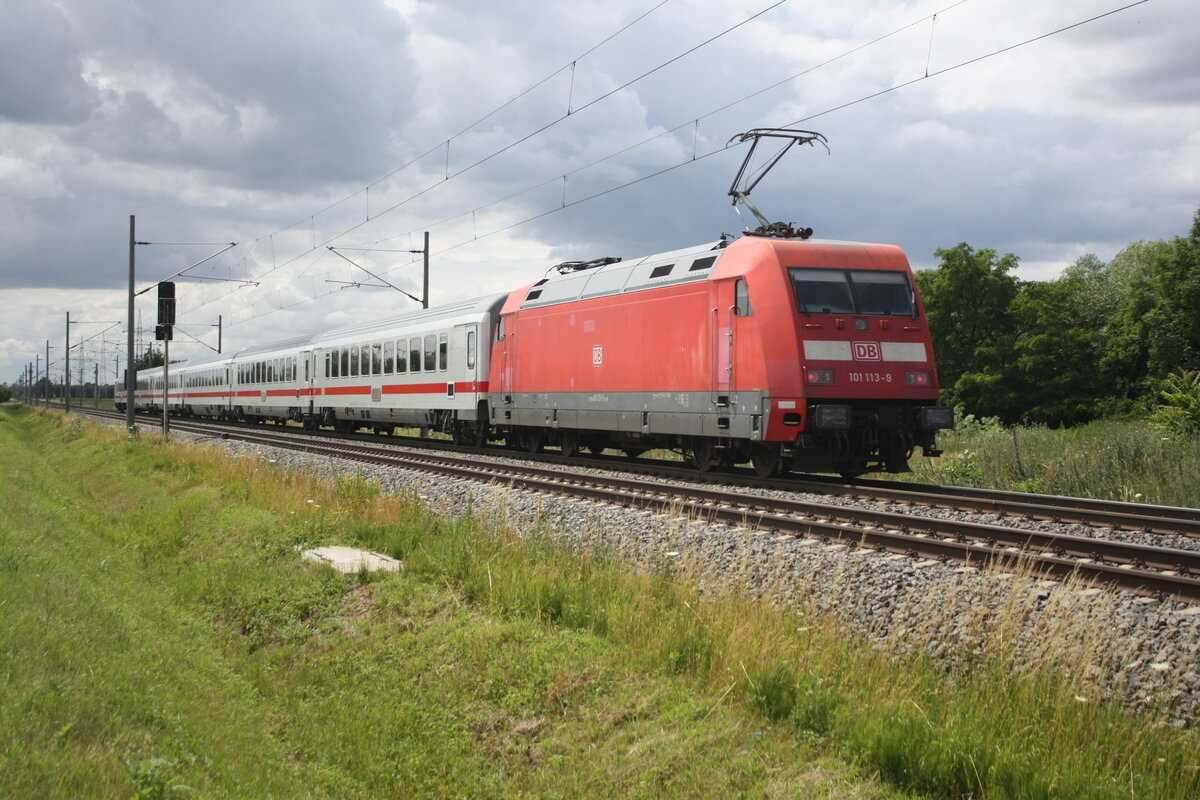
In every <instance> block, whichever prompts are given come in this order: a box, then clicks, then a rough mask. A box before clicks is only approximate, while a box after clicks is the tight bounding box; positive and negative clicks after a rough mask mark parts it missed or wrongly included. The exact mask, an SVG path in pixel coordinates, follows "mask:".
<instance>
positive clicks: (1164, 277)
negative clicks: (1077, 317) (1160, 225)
mask: <svg viewBox="0 0 1200 800" xmlns="http://www.w3.org/2000/svg"><path fill="white" fill-rule="evenodd" d="M1108 272H1109V273H1110V274H1109V275H1108V276H1107V280H1108V281H1109V282H1110V283H1117V284H1119V285H1121V287H1122V288H1123V289H1124V291H1123V292H1122V293H1121V295H1120V297H1119V298H1118V301H1117V304H1116V307H1115V308H1114V309H1113V312H1112V315H1111V319H1110V320H1109V321H1108V323H1107V324H1106V325H1105V327H1104V330H1105V333H1106V342H1105V352H1104V355H1103V358H1102V360H1101V371H1102V373H1103V376H1104V378H1105V380H1106V381H1107V382H1108V384H1109V385H1110V386H1111V395H1112V396H1113V398H1114V399H1115V400H1116V401H1118V402H1124V403H1125V404H1126V405H1128V404H1130V403H1132V402H1134V401H1142V402H1146V401H1149V400H1152V399H1153V397H1154V396H1155V395H1156V393H1157V391H1158V388H1159V386H1160V385H1161V382H1162V381H1163V379H1164V378H1166V377H1167V375H1169V374H1171V373H1172V372H1174V371H1177V370H1189V369H1191V370H1194V369H1197V368H1200V211H1198V212H1197V213H1196V215H1195V217H1194V218H1193V223H1192V229H1191V232H1190V235H1189V236H1187V237H1175V238H1174V239H1173V240H1171V241H1170V242H1137V243H1135V244H1132V245H1130V246H1129V247H1127V248H1125V250H1123V251H1121V253H1119V254H1118V255H1117V257H1116V258H1114V259H1113V262H1112V264H1111V265H1109V270H1108Z"/></svg>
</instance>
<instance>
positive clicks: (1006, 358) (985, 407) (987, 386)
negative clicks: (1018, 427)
mask: <svg viewBox="0 0 1200 800" xmlns="http://www.w3.org/2000/svg"><path fill="white" fill-rule="evenodd" d="M934 255H936V256H937V257H938V258H940V259H941V264H940V265H939V266H938V267H937V269H934V270H924V271H921V272H918V273H917V275H916V278H917V285H918V287H919V288H920V291H921V297H922V300H923V301H924V303H925V311H926V315H927V317H928V320H929V331H930V335H931V337H932V338H933V346H934V352H935V354H936V356H937V364H938V377H939V380H940V382H941V386H942V400H943V402H945V403H948V404H951V405H959V404H962V405H965V406H966V407H967V408H968V409H970V410H971V411H972V413H975V414H979V415H986V416H992V415H999V416H1003V417H1006V418H1007V417H1009V416H1010V415H1011V410H1012V408H1013V407H1014V404H1015V401H1016V398H1015V397H1014V396H1013V394H1014V391H1013V388H1014V387H1011V386H1006V385H1005V384H1004V381H1003V376H1004V373H1005V372H1006V370H1007V369H1008V367H1009V366H1010V364H1011V363H1012V361H1013V357H1014V354H1013V343H1014V340H1015V337H1016V333H1017V325H1016V320H1015V319H1014V318H1013V315H1012V309H1011V307H1012V303H1013V300H1014V299H1015V298H1016V296H1017V293H1018V290H1019V286H1020V284H1019V282H1018V280H1017V279H1016V277H1014V276H1013V275H1012V274H1011V272H1012V271H1013V270H1014V269H1016V267H1017V264H1018V259H1017V257H1016V256H1014V255H1013V254H1012V253H1007V254H1005V255H1004V256H1003V257H999V258H998V257H997V256H996V251H995V250H975V249H974V248H972V247H971V246H970V245H968V244H967V243H966V242H961V243H959V244H958V245H955V246H954V247H951V248H949V249H944V250H936V251H934Z"/></svg>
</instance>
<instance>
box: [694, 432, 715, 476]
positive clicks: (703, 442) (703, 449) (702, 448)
mask: <svg viewBox="0 0 1200 800" xmlns="http://www.w3.org/2000/svg"><path fill="white" fill-rule="evenodd" d="M688 455H689V457H690V459H691V462H692V464H693V466H695V467H696V469H697V470H699V471H700V472H710V471H711V470H712V468H713V467H715V466H716V465H717V458H716V455H715V454H714V453H713V444H712V442H711V441H709V440H708V439H705V438H703V437H697V438H695V439H693V440H692V447H691V449H690V451H689V453H688Z"/></svg>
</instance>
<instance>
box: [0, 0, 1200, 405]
mask: <svg viewBox="0 0 1200 800" xmlns="http://www.w3.org/2000/svg"><path fill="white" fill-rule="evenodd" d="M1123 5H1125V3H1124V2H1122V0H1074V1H1073V2H1071V3H1047V2H1043V0H962V2H955V0H913V1H912V2H894V1H891V2H889V1H885V0H843V1H842V2H839V3H813V2H806V1H805V0H783V2H779V0H719V1H718V0H602V1H601V0H572V2H562V1H561V0H557V1H555V0H520V1H518V0H292V1H291V2H282V1H281V0H274V1H270V0H208V1H207V2H202V3H201V2H191V1H190V0H0V299H2V301H3V321H2V322H0V381H4V382H9V381H12V380H14V379H15V378H16V377H17V376H18V374H19V372H20V371H21V370H22V369H23V367H24V364H25V363H26V362H28V361H33V360H34V356H35V354H38V353H42V354H44V352H45V345H46V341H47V340H49V341H50V345H51V350H50V357H51V360H52V361H53V362H57V363H61V358H62V348H63V343H64V342H63V340H64V328H65V314H66V312H70V314H71V317H72V318H73V319H75V320H79V321H80V323H79V324H77V325H73V326H72V332H71V336H72V342H73V343H74V342H78V341H79V340H80V339H87V340H88V341H87V342H86V344H85V347H84V355H85V358H86V359H87V360H88V363H89V366H88V367H87V374H88V375H89V376H90V375H91V374H92V367H91V366H90V363H91V362H92V361H93V360H100V363H101V370H102V372H101V376H102V377H101V380H102V381H105V382H107V381H111V380H112V370H113V366H114V363H115V358H116V357H117V356H118V355H120V356H121V362H120V363H121V364H122V365H123V364H124V358H123V349H124V332H123V331H124V324H125V323H124V318H125V302H126V301H125V292H126V287H127V275H128V260H129V246H128V238H129V218H130V216H131V215H136V219H137V238H138V240H140V241H146V242H152V243H154V244H152V245H150V246H140V247H138V248H137V265H138V289H139V290H140V289H142V288H145V287H147V286H150V285H152V284H153V283H154V282H156V281H158V280H161V279H164V278H167V277H169V276H170V275H172V274H174V273H176V272H179V271H180V270H182V269H184V268H185V267H187V266H189V265H191V264H194V263H195V262H198V261H201V260H202V259H204V258H206V257H208V256H211V255H213V254H214V253H216V252H217V251H218V250H220V249H221V246H220V245H211V244H171V243H184V242H186V243H192V242H237V243H238V244H237V246H236V247H234V248H231V249H229V250H227V251H226V252H224V253H221V254H220V255H217V256H216V257H215V258H212V259H211V260H209V261H206V262H204V263H203V264H202V265H200V266H199V267H196V268H194V269H192V270H191V271H190V272H189V276H193V277H194V279H184V278H181V279H179V282H178V290H177V292H178V296H179V323H180V327H181V331H180V332H177V334H176V342H174V343H173V345H172V356H173V357H174V356H180V357H188V356H192V357H197V356H200V355H205V354H208V353H210V352H211V350H210V348H211V347H215V346H216V338H217V331H216V328H215V327H214V326H215V324H216V323H217V320H218V317H220V318H221V320H222V323H223V340H224V347H225V350H226V351H229V350H231V349H235V348H237V347H240V346H245V345H248V344H251V343H254V342H256V341H264V340H272V339H277V338H286V337H290V336H295V335H299V334H303V333H308V332H311V331H314V330H319V329H323V328H328V327H333V326H337V325H341V324H344V323H346V322H348V321H350V320H353V319H363V318H374V317H382V316H386V315H389V314H395V313H400V312H403V311H406V310H411V309H413V308H416V307H417V306H416V304H415V303H413V302H412V301H411V300H410V299H408V298H407V297H405V296H404V295H403V294H401V293H399V292H397V291H395V290H394V289H389V288H371V287H368V286H357V287H356V286H353V284H355V283H378V281H376V280H375V279H374V278H372V277H370V275H369V274H368V273H367V272H365V271H362V270H360V269H358V268H357V267H355V266H353V265H352V264H350V263H348V262H347V261H346V260H343V258H342V257H341V256H339V255H338V254H337V253H334V252H331V251H330V250H329V249H328V248H329V247H330V246H333V247H337V248H340V253H341V255H342V256H345V257H346V258H349V259H351V260H352V261H354V262H357V263H358V264H360V265H362V267H364V268H365V269H366V270H368V271H369V272H371V273H374V274H375V275H377V276H380V277H382V278H383V279H384V280H386V281H388V282H390V283H392V284H394V285H395V286H398V287H399V288H401V289H404V290H406V291H408V292H409V293H411V294H416V295H419V294H420V266H419V262H418V259H419V256H414V255H411V254H409V253H407V252H404V251H408V250H413V249H419V248H420V247H421V243H422V232H423V231H429V232H430V235H431V252H432V259H431V263H432V270H431V272H432V274H431V280H430V283H431V296H432V302H433V303H434V304H437V303H439V302H445V301H449V300H454V299H462V298H467V297H473V296H478V295H482V294H486V293H490V292H495V291H503V290H506V289H510V288H514V287H517V286H520V285H523V284H526V283H530V282H532V281H535V280H537V279H539V278H540V277H542V275H543V274H544V272H545V271H546V269H547V268H548V267H549V266H551V265H552V264H554V263H557V262H558V261H562V260H568V259H585V258H592V257H597V256H606V255H613V256H624V257H626V258H630V257H634V256H638V255H644V254H646V253H652V252H656V251H662V250H671V249H676V248H680V247H685V246H688V245H692V244H697V243H700V242H705V241H711V240H715V239H716V238H717V237H718V236H719V235H720V234H721V233H722V232H730V233H734V232H737V231H740V230H741V229H742V227H743V223H742V222H741V221H739V218H738V216H737V215H736V214H735V212H734V210H733V209H732V207H731V206H730V203H729V198H728V197H727V195H726V193H727V191H728V189H729V185H730V182H731V181H732V179H733V176H734V174H735V172H736V170H737V168H738V166H739V165H740V163H741V159H742V157H743V156H744V154H745V147H744V146H741V147H732V148H727V147H726V145H727V143H728V142H729V140H730V138H731V137H732V136H734V135H735V134H738V133H740V132H743V131H746V130H749V129H752V128H762V127H798V128H806V129H812V130H816V131H820V132H821V133H823V134H824V135H825V136H826V137H827V138H828V140H829V148H830V151H829V152H828V153H827V152H826V151H825V150H824V149H823V148H816V149H812V148H801V149H799V150H796V151H793V152H791V153H789V154H788V156H787V157H786V158H785V159H784V160H783V161H782V162H781V164H780V165H779V167H777V168H776V171H774V172H772V173H771V174H770V175H769V176H768V177H767V178H766V179H765V180H764V181H763V182H762V184H760V185H759V187H758V188H757V189H756V190H755V192H754V195H753V197H754V200H755V202H756V203H757V204H758V205H759V207H760V208H761V209H762V210H763V211H764V212H765V213H766V214H767V215H768V216H769V217H771V218H772V219H779V220H785V221H789V222H794V223H800V224H803V225H805V226H809V227H812V228H814V229H816V232H817V236H818V237H822V238H834V239H852V240H860V241H880V242H891V243H895V244H899V245H901V246H902V247H903V248H904V249H905V251H906V252H907V253H908V256H909V259H910V261H911V262H912V263H913V266H914V267H915V268H923V267H931V266H934V265H935V264H936V258H935V257H934V255H933V251H934V250H935V249H937V248H940V247H949V246H952V245H954V244H956V243H958V242H961V241H965V242H968V243H969V244H971V245H973V246H975V247H978V248H992V249H995V250H997V251H999V252H1001V253H1006V252H1011V253H1014V254H1016V255H1017V256H1019V257H1020V258H1021V263H1022V266H1021V276H1022V277H1025V278H1028V279H1047V278H1053V277H1055V276H1057V275H1058V273H1059V272H1060V271H1061V269H1062V268H1063V267H1065V266H1067V265H1069V264H1070V263H1071V262H1073V261H1074V260H1075V259H1076V258H1078V257H1079V256H1081V255H1083V254H1085V253H1095V254H1097V255H1098V256H1100V257H1101V258H1103V259H1109V258H1111V257H1112V256H1113V255H1114V254H1115V253H1116V252H1118V251H1119V250H1120V249H1121V248H1122V247H1123V246H1125V245H1126V244H1128V243H1129V242H1131V241H1137V240H1142V239H1162V238H1170V237H1172V236H1175V235H1182V234H1184V233H1186V232H1187V230H1188V229H1189V227H1190V224H1191V219H1192V215H1193V213H1194V212H1195V211H1196V209H1197V208H1198V207H1200V56H1197V53H1200V4H1197V3H1196V2H1195V0H1148V2H1144V3H1140V4H1135V5H1133V6H1132V7H1128V8H1125V9H1124V10H1119V11H1118V10H1117V9H1120V8H1121V7H1122V6H1123ZM1108 12H1115V13H1111V14H1110V13H1108ZM1106 14H1107V16H1102V15H1106ZM1096 17H1100V18H1099V19H1092V18H1096ZM1088 20H1091V21H1088ZM217 279H219V280H217ZM138 310H139V314H140V323H139V325H140V327H141V328H143V329H144V330H146V331H149V332H150V333H149V336H150V338H152V336H153V323H154V315H155V309H154V303H153V292H149V293H147V294H146V295H143V297H142V299H141V300H140V301H139V304H138ZM189 335H190V336H191V337H195V338H196V339H198V340H200V341H198V342H197V341H193V340H192V339H191V338H189ZM77 358H78V350H77V349H73V350H72V359H73V360H76V359H77ZM101 359H102V360H101ZM55 369H56V371H58V370H61V367H60V366H58V367H56V368H55ZM105 372H107V373H108V374H107V375H105Z"/></svg>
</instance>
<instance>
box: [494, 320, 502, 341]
mask: <svg viewBox="0 0 1200 800" xmlns="http://www.w3.org/2000/svg"><path fill="white" fill-rule="evenodd" d="M496 341H497V342H503V341H504V317H501V318H500V324H499V325H497V326H496Z"/></svg>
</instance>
